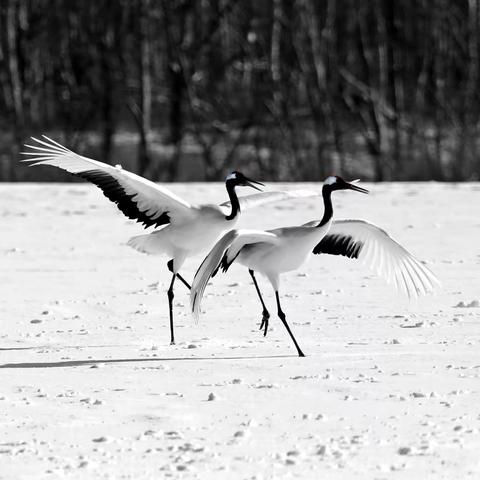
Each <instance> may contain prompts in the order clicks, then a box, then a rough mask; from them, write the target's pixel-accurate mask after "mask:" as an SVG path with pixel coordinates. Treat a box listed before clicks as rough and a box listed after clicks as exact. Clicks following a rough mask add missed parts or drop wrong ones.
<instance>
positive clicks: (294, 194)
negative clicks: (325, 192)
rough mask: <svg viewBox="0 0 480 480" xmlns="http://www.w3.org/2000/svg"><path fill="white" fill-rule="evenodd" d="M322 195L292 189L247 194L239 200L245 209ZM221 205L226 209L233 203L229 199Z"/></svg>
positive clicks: (241, 207)
mask: <svg viewBox="0 0 480 480" xmlns="http://www.w3.org/2000/svg"><path fill="white" fill-rule="evenodd" d="M320 195H321V193H318V192H314V191H313V190H290V191H285V192H283V191H273V192H262V193H254V194H252V195H245V196H243V197H238V201H239V202H240V210H241V211H245V210H247V209H249V208H253V207H258V206H260V205H264V204H265V203H271V202H282V201H284V200H292V199H294V198H311V197H318V196H320ZM220 207H226V209H228V210H230V208H231V207H232V205H231V203H230V202H229V201H228V202H224V203H222V204H221V205H220Z"/></svg>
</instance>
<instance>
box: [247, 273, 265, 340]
mask: <svg viewBox="0 0 480 480" xmlns="http://www.w3.org/2000/svg"><path fill="white" fill-rule="evenodd" d="M248 273H249V274H250V276H251V277H252V280H253V284H254V285H255V289H256V290H257V293H258V298H259V299H260V302H262V307H263V312H262V323H261V324H260V329H259V330H263V336H264V337H265V336H266V335H267V331H268V319H269V318H270V313H269V312H268V310H267V307H266V306H265V302H264V301H263V298H262V294H261V292H260V288H258V283H257V279H256V278H255V273H254V271H253V270H248Z"/></svg>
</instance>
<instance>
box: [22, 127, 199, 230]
mask: <svg viewBox="0 0 480 480" xmlns="http://www.w3.org/2000/svg"><path fill="white" fill-rule="evenodd" d="M43 139H44V140H40V139H37V138H34V137H32V140H34V141H35V142H36V144H35V145H25V146H26V147H27V148H29V149H30V150H29V151H26V152H22V154H23V155H26V156H28V158H26V159H24V160H23V161H26V162H30V165H31V166H34V165H51V166H53V167H58V168H60V169H62V170H65V171H67V172H69V173H72V174H74V175H77V176H78V177H81V178H83V179H85V180H88V181H89V182H91V183H93V184H94V185H96V186H97V187H99V188H100V189H101V190H102V191H103V194H104V195H105V196H106V197H107V198H108V199H109V200H110V201H112V202H113V203H115V204H116V205H117V207H118V209H119V210H120V211H121V212H122V213H124V214H125V215H126V216H127V217H128V218H130V219H133V220H136V221H137V222H140V223H142V224H143V225H144V226H145V228H147V227H151V226H156V227H158V226H160V225H165V224H167V223H176V222H181V221H185V220H188V219H189V218H190V217H191V215H192V211H193V209H192V206H191V205H190V204H188V203H187V202H185V201H184V200H183V199H182V198H180V197H178V196H177V195H175V194H174V193H172V192H170V191H169V190H167V189H166V188H163V187H161V186H160V185H157V184H156V183H154V182H151V181H150V180H147V179H146V178H143V177H141V176H139V175H136V174H134V173H131V172H129V171H127V170H123V169H122V168H121V167H119V166H117V167H113V166H111V165H108V164H106V163H103V162H99V161H97V160H92V159H91V158H87V157H83V156H81V155H78V154H76V153H75V152H72V151H71V150H69V149H68V148H66V147H64V146H62V145H60V144H59V143H58V142H55V141H54V140H52V139H50V138H48V137H47V136H45V135H43Z"/></svg>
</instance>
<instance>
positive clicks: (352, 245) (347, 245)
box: [313, 234, 364, 259]
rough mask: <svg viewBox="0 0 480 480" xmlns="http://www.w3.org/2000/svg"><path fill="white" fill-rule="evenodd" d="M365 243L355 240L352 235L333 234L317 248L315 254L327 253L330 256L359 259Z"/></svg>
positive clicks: (324, 239)
mask: <svg viewBox="0 0 480 480" xmlns="http://www.w3.org/2000/svg"><path fill="white" fill-rule="evenodd" d="M363 245H364V243H363V242H361V241H359V240H355V239H354V238H353V237H351V236H350V235H340V234H332V235H329V234H327V235H325V236H324V237H323V238H322V240H321V241H320V242H319V243H318V244H317V245H316V246H315V248H314V249H313V253H314V254H315V255H318V254H320V253H326V254H329V255H342V256H344V257H348V258H355V259H356V258H358V257H359V255H360V252H361V251H362V248H363Z"/></svg>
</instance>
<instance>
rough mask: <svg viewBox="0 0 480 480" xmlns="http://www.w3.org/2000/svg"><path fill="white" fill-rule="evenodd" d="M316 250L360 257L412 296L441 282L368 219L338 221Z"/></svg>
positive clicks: (355, 257) (317, 252) (429, 289)
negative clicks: (367, 220)
mask: <svg viewBox="0 0 480 480" xmlns="http://www.w3.org/2000/svg"><path fill="white" fill-rule="evenodd" d="M313 253H315V254H320V253H327V254H330V255H343V256H344V257H348V258H354V259H357V260H360V261H362V262H363V263H364V264H365V265H366V266H368V267H370V268H371V269H372V270H373V271H375V272H376V273H377V274H378V275H380V276H381V277H383V278H385V279H386V280H387V282H389V283H394V285H395V286H396V287H397V288H398V289H399V290H402V291H403V292H405V293H406V294H407V295H408V296H409V297H412V296H413V297H417V296H419V295H422V294H426V293H427V292H429V291H432V290H433V289H434V287H435V286H436V285H439V281H438V279H437V277H436V276H435V275H434V274H433V273H432V272H431V271H430V270H429V269H428V268H427V267H425V265H423V264H422V263H420V262H419V261H418V260H417V259H416V258H415V257H414V256H413V255H412V254H411V253H409V252H408V251H407V250H406V249H405V248H403V247H402V246H401V245H400V244H399V243H398V242H396V241H395V240H394V239H393V238H392V237H390V236H389V235H388V233H387V232H385V231H384V230H382V229H381V228H379V227H377V226H376V225H373V224H372V223H369V222H366V221H364V220H336V221H334V222H333V223H332V226H331V228H330V230H329V232H328V234H327V235H325V237H323V239H322V240H321V241H320V242H319V243H318V244H317V245H316V247H315V248H314V249H313Z"/></svg>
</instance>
